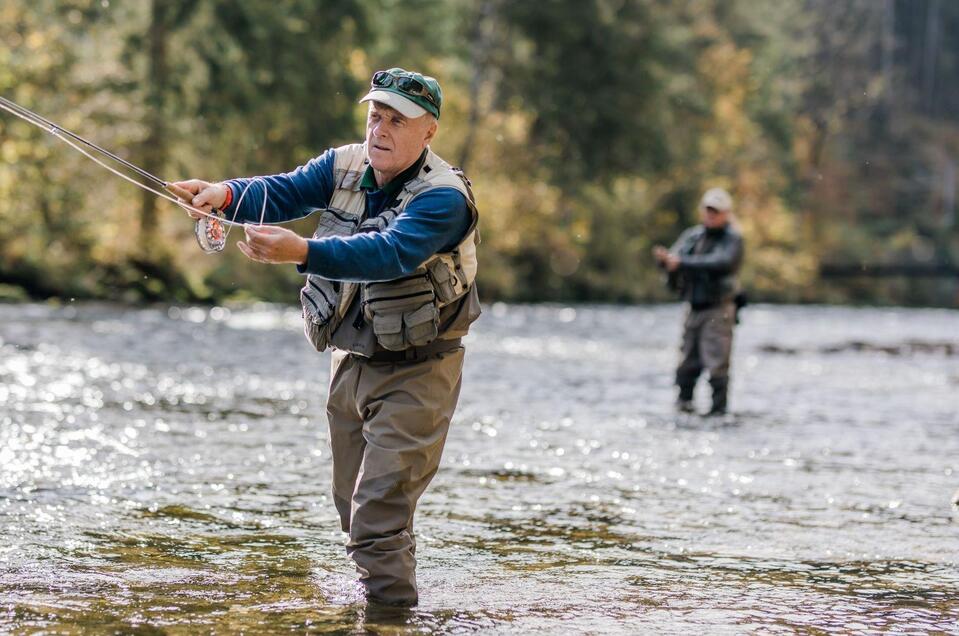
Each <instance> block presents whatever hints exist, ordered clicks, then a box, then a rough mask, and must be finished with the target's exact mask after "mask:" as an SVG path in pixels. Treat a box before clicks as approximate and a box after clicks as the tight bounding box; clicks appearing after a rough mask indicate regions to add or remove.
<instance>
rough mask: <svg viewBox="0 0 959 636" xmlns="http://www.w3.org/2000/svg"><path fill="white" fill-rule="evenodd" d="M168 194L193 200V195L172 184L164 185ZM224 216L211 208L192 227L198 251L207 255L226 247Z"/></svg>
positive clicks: (181, 198)
mask: <svg viewBox="0 0 959 636" xmlns="http://www.w3.org/2000/svg"><path fill="white" fill-rule="evenodd" d="M164 188H166V190H167V191H168V192H171V193H173V194H175V195H176V196H177V197H178V198H179V199H180V200H182V201H184V202H187V201H191V200H192V199H193V193H191V192H189V191H187V190H184V189H183V188H181V187H179V186H178V185H176V184H173V183H166V184H164ZM225 218H226V217H225V216H224V214H223V212H222V211H220V210H218V209H216V208H213V212H212V213H211V214H209V215H207V216H202V217H200V218H199V219H197V221H196V225H195V226H193V235H194V236H196V242H197V243H199V244H200V249H201V250H203V251H204V252H205V253H207V254H215V253H216V252H222V251H223V248H225V247H226V228H225V227H224V225H223V221H224V220H225Z"/></svg>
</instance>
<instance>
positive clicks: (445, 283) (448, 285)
mask: <svg viewBox="0 0 959 636" xmlns="http://www.w3.org/2000/svg"><path fill="white" fill-rule="evenodd" d="M426 268H427V272H428V273H429V277H430V280H431V281H433V290H434V292H435V293H436V297H437V298H438V299H439V301H440V304H441V305H448V304H449V303H451V302H453V301H454V300H456V299H457V298H459V297H460V296H462V295H463V292H464V291H466V285H465V284H464V282H463V281H462V280H460V278H459V277H458V276H457V269H456V260H455V259H454V258H453V257H452V256H449V255H445V254H444V255H442V256H438V257H436V258H434V259H433V260H431V261H430V262H429V263H427V265H426Z"/></svg>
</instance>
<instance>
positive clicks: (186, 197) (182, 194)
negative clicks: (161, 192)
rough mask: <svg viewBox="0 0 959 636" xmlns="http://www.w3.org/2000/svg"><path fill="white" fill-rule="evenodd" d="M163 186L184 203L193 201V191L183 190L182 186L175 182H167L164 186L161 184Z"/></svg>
mask: <svg viewBox="0 0 959 636" xmlns="http://www.w3.org/2000/svg"><path fill="white" fill-rule="evenodd" d="M163 188H164V189H165V190H166V191H167V192H169V193H171V194H172V195H173V196H175V197H177V198H179V199H182V200H183V202H184V203H190V202H191V201H193V193H192V192H190V191H189V190H184V189H183V188H181V187H180V186H178V185H176V184H175V183H168V184H166V185H165V186H163Z"/></svg>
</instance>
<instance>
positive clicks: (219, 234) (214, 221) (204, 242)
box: [193, 209, 226, 254]
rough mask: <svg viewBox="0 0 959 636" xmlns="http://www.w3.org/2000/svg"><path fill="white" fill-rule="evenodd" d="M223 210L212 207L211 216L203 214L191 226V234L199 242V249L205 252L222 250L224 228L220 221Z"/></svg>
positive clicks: (223, 245)
mask: <svg viewBox="0 0 959 636" xmlns="http://www.w3.org/2000/svg"><path fill="white" fill-rule="evenodd" d="M223 218H224V217H223V212H221V211H220V210H217V209H214V210H213V216H205V217H203V218H201V219H199V220H197V222H196V225H195V226H194V228H193V234H194V235H195V236H196V242H197V243H199V244H200V249H201V250H203V251H204V252H206V253H207V254H215V253H216V252H222V251H223V248H224V247H226V230H225V229H224V227H223V223H221V219H223Z"/></svg>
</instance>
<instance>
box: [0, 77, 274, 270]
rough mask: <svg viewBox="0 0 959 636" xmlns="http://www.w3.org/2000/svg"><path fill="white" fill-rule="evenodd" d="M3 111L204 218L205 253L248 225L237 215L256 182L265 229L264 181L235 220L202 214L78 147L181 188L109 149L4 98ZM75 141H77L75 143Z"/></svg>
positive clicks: (200, 230) (199, 228) (200, 227)
mask: <svg viewBox="0 0 959 636" xmlns="http://www.w3.org/2000/svg"><path fill="white" fill-rule="evenodd" d="M0 110H4V111H6V112H8V113H10V114H11V115H13V116H14V117H18V118H19V119H22V120H23V121H25V122H27V123H28V124H31V125H33V126H36V127H37V128H40V129H41V130H43V131H45V132H48V133H50V134H51V135H53V136H54V137H55V138H57V139H59V140H60V141H62V142H63V143H65V144H67V145H68V146H70V147H71V148H73V149H74V150H76V151H77V152H79V153H80V154H82V155H84V156H85V157H87V158H88V159H90V160H91V161H93V162H94V163H96V164H97V165H99V166H101V167H102V168H105V169H106V170H108V171H110V172H111V173H112V174H115V175H116V176H118V177H120V178H121V179H123V180H125V181H128V182H129V183H132V184H133V185H135V186H136V187H138V188H141V189H143V190H146V191H147V192H150V193H152V194H154V195H156V196H158V197H160V198H161V199H166V200H167V201H170V202H171V203H175V204H176V205H178V206H179V207H181V208H183V209H186V210H189V211H192V212H196V213H197V214H200V215H201V216H202V217H204V218H202V219H198V220H197V224H196V228H195V230H196V231H195V233H196V237H197V241H198V242H199V243H200V247H201V249H203V251H205V252H218V251H220V250H222V249H223V248H224V247H225V245H226V237H227V236H228V235H229V232H230V229H231V228H232V227H233V226H242V225H244V223H240V222H237V221H236V215H237V213H238V212H239V208H240V203H242V201H243V197H244V196H246V192H247V190H249V188H250V186H252V185H253V184H254V183H256V182H261V183H262V184H263V204H262V206H261V208H260V222H259V225H264V219H265V217H266V206H267V202H268V200H269V187H268V185H267V182H266V180H264V179H263V178H262V177H254V178H253V179H252V180H251V181H250V182H249V183H248V184H247V185H246V187H244V188H243V191H242V192H241V193H240V198H239V201H238V202H237V204H236V207H235V209H234V212H233V217H232V218H231V219H226V218H225V217H224V216H223V214H222V213H219V211H218V210H216V209H214V211H213V212H206V211H205V210H201V209H200V208H197V207H194V206H193V205H191V204H190V203H188V202H186V201H184V200H183V199H180V198H178V197H174V196H171V195H170V194H169V193H168V192H161V191H160V190H157V189H155V188H151V187H150V186H148V185H146V184H144V183H140V182H139V181H137V180H135V179H133V178H131V177H130V176H129V175H125V174H123V173H122V172H120V171H119V170H117V169H116V168H114V167H113V166H110V165H108V164H107V163H105V162H104V161H103V160H101V159H100V158H98V157H96V156H94V155H93V154H91V153H90V152H89V151H87V150H85V149H84V148H82V147H81V146H80V145H78V143H79V144H83V145H85V146H88V147H89V148H92V149H93V150H95V151H97V152H99V153H101V154H102V155H104V156H106V157H109V158H110V159H112V160H113V161H116V162H117V163H119V164H121V165H123V166H125V167H127V168H129V169H130V170H132V171H133V172H135V173H137V174H138V175H140V176H141V177H143V178H145V179H147V180H148V181H152V182H153V183H155V184H157V185H159V186H161V187H163V188H169V187H174V188H176V187H177V186H175V184H172V183H170V182H168V181H164V180H163V179H161V178H159V177H157V176H156V175H153V174H150V173H149V172H147V171H146V170H144V169H143V168H140V167H139V166H137V165H135V164H133V163H131V162H129V161H127V160H125V159H123V158H122V157H119V156H117V155H115V154H114V153H112V152H110V151H109V150H106V149H105V148H102V147H100V146H98V145H97V144H95V143H93V142H92V141H89V140H87V139H84V138H83V137H81V136H80V135H77V134H75V133H73V132H70V131H69V130H67V129H66V128H63V127H62V126H59V125H57V124H55V123H54V122H52V121H50V120H49V119H46V118H45V117H43V116H41V115H39V114H37V113H35V112H33V111H32V110H30V109H28V108H25V107H23V106H21V105H19V104H17V103H16V102H13V101H11V100H9V99H7V98H5V97H2V96H0ZM68 137H69V138H68ZM71 139H72V140H73V141H71ZM77 142H78V143H77ZM224 225H225V226H226V227H227V230H226V232H224V231H223V227H222V226H224Z"/></svg>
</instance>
